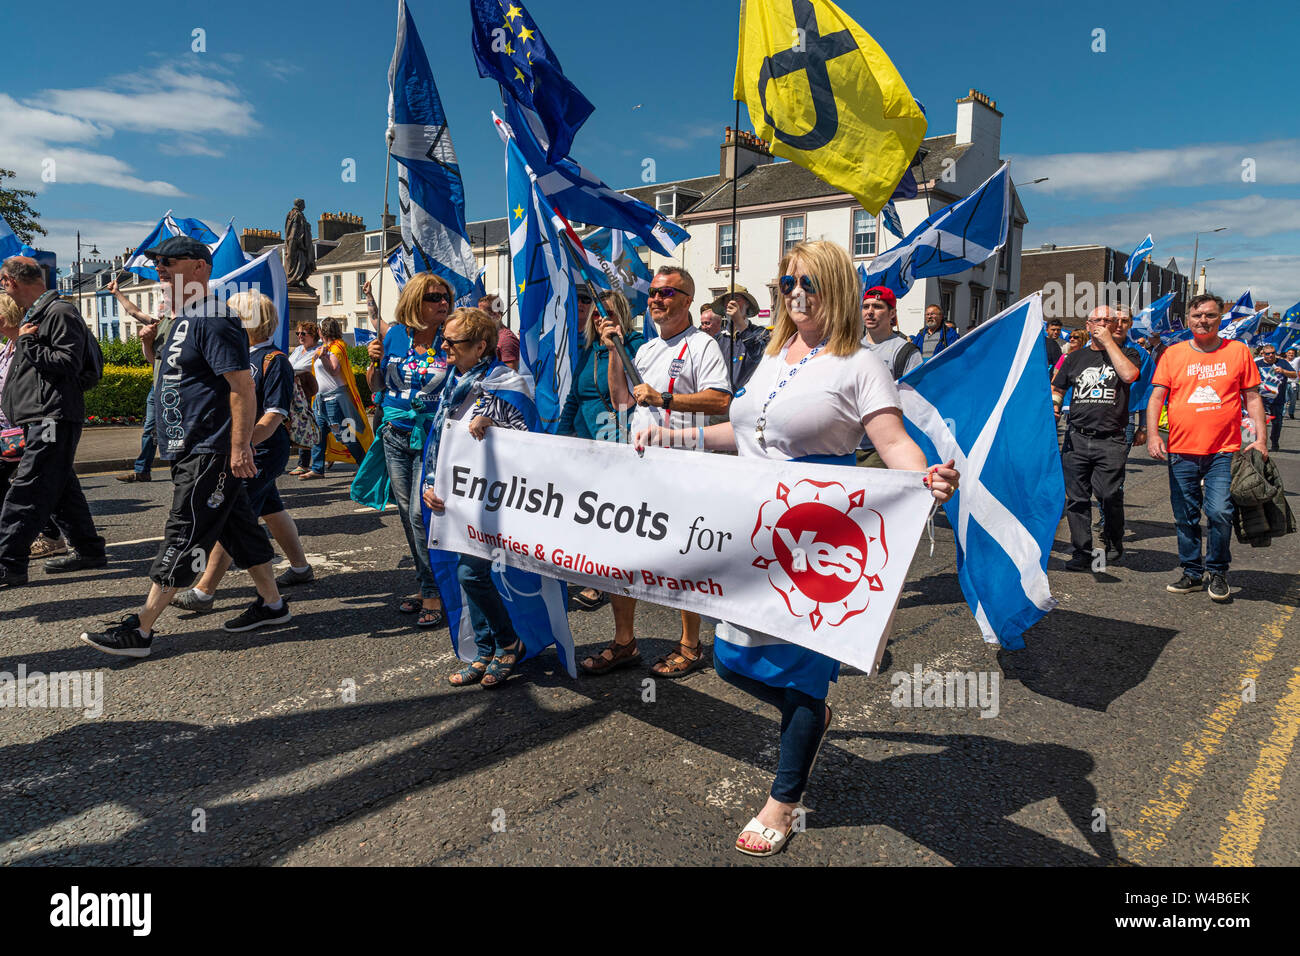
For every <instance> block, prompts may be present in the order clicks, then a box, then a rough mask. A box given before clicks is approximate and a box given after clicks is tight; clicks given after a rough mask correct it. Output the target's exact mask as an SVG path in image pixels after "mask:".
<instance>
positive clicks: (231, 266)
mask: <svg viewBox="0 0 1300 956" xmlns="http://www.w3.org/2000/svg"><path fill="white" fill-rule="evenodd" d="M145 248H148V246H146V247H145ZM248 261H249V258H248V256H247V255H246V254H245V253H244V249H243V247H242V246H240V244H239V237H238V236H236V235H235V224H234V223H233V222H232V223H231V224H230V225H228V226H226V231H225V232H223V233H222V234H221V238H220V239H218V240H217V243H216V245H215V246H213V248H212V273H211V274H212V275H213V276H216V277H219V276H224V275H226V274H227V273H230V272H234V271H235V270H236V269H239V268H242V267H243V266H245V265H247V264H248Z"/></svg>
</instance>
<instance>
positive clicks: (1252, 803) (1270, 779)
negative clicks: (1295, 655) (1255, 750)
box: [1214, 667, 1300, 866]
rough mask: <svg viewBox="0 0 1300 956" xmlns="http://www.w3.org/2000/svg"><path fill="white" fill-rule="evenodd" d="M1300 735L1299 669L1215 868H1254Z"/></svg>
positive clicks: (1225, 830) (1225, 832)
mask: <svg viewBox="0 0 1300 956" xmlns="http://www.w3.org/2000/svg"><path fill="white" fill-rule="evenodd" d="M1297 734H1300V667H1297V668H1296V669H1295V670H1294V671H1293V672H1292V673H1291V679H1290V680H1289V681H1287V693H1286V695H1285V696H1284V697H1283V698H1282V699H1281V700H1279V701H1278V702H1277V707H1276V708H1275V709H1274V711H1273V732H1272V733H1271V734H1269V736H1268V740H1266V741H1265V742H1264V746H1263V747H1262V748H1261V749H1260V752H1259V762H1258V763H1257V764H1256V765H1255V770H1254V772H1253V773H1252V774H1251V775H1250V777H1249V778H1248V780H1247V783H1246V792H1245V793H1244V794H1243V795H1242V798H1241V805H1240V806H1239V807H1237V809H1236V810H1233V811H1232V812H1231V813H1229V814H1228V822H1227V826H1224V827H1222V833H1223V837H1222V839H1220V840H1219V849H1218V850H1216V851H1215V853H1214V865H1215V866H1254V865H1255V850H1256V849H1258V848H1259V838H1260V835H1261V834H1262V833H1263V832H1264V811H1265V810H1267V809H1268V807H1269V804H1271V803H1273V801H1275V800H1276V799H1277V791H1278V788H1279V787H1280V786H1281V784H1282V772H1283V771H1284V770H1286V765H1287V761H1288V760H1290V759H1291V752H1292V751H1293V750H1294V749H1295V741H1296V735H1297Z"/></svg>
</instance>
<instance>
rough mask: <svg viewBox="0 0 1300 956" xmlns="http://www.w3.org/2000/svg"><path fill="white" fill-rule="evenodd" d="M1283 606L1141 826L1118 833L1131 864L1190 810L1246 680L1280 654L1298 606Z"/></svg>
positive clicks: (1172, 769) (1141, 815)
mask: <svg viewBox="0 0 1300 956" xmlns="http://www.w3.org/2000/svg"><path fill="white" fill-rule="evenodd" d="M1279 606H1280V607H1281V609H1282V610H1283V611H1285V613H1284V614H1283V615H1282V616H1281V617H1279V618H1278V619H1277V620H1275V621H1273V622H1272V623H1271V624H1268V625H1266V626H1265V627H1264V628H1263V629H1262V631H1261V633H1260V635H1259V636H1258V637H1256V638H1255V641H1254V643H1253V644H1252V645H1251V646H1250V648H1249V649H1248V650H1247V651H1246V653H1245V654H1244V655H1243V656H1242V658H1241V660H1240V662H1239V663H1238V667H1244V668H1245V670H1244V671H1243V672H1242V674H1241V676H1240V677H1239V678H1237V680H1236V683H1235V686H1234V687H1233V688H1232V689H1230V690H1228V691H1227V692H1226V693H1225V694H1224V695H1223V697H1222V698H1221V699H1220V700H1219V703H1218V706H1216V707H1215V708H1214V710H1213V711H1211V712H1210V714H1209V715H1208V716H1207V717H1206V718H1205V719H1204V720H1203V721H1202V722H1201V727H1200V730H1199V731H1197V733H1196V734H1195V735H1194V736H1193V737H1192V739H1191V740H1188V741H1186V742H1185V743H1184V744H1183V745H1182V747H1181V748H1180V751H1181V752H1182V754H1183V755H1184V758H1185V759H1182V760H1175V761H1174V762H1173V763H1172V764H1170V766H1169V769H1168V770H1166V771H1165V775H1164V778H1163V779H1162V780H1161V781H1160V788H1159V790H1158V791H1157V792H1156V795H1155V796H1154V797H1152V798H1151V800H1149V801H1148V802H1147V805H1146V806H1145V807H1143V808H1142V809H1141V810H1139V811H1138V821H1139V825H1138V826H1137V827H1136V828H1134V829H1131V830H1129V829H1120V830H1119V832H1120V833H1121V834H1122V835H1123V836H1124V837H1125V838H1126V839H1127V840H1128V841H1129V848H1128V851H1127V853H1126V854H1125V856H1126V859H1127V860H1128V861H1129V862H1131V863H1133V864H1136V865H1138V866H1141V865H1143V864H1144V863H1146V861H1147V858H1148V857H1150V856H1151V854H1153V853H1155V852H1156V851H1157V850H1159V849H1160V848H1161V847H1162V846H1164V844H1165V841H1166V839H1167V837H1168V836H1169V831H1170V830H1172V829H1173V826H1174V824H1175V823H1176V822H1177V821H1178V817H1179V816H1180V815H1181V814H1182V812H1183V811H1184V810H1186V809H1187V805H1188V803H1189V802H1190V801H1191V796H1192V791H1193V790H1195V789H1196V784H1197V783H1199V782H1200V780H1201V778H1202V777H1203V776H1204V774H1205V765H1206V764H1207V763H1208V762H1209V759H1210V757H1212V756H1213V755H1214V754H1215V753H1216V752H1218V750H1219V747H1220V745H1221V744H1222V743H1223V738H1224V736H1225V735H1226V734H1227V733H1228V729H1229V728H1230V727H1231V726H1232V722H1233V720H1235V719H1236V717H1237V712H1238V711H1240V710H1241V708H1242V705H1243V704H1244V701H1243V700H1242V699H1241V688H1242V682H1243V681H1245V680H1247V679H1250V680H1253V681H1256V682H1257V681H1258V680H1259V673H1260V670H1261V669H1262V668H1263V666H1264V665H1265V664H1267V663H1268V662H1269V661H1271V660H1272V659H1273V655H1274V654H1276V653H1277V646H1278V644H1279V643H1280V642H1281V640H1282V631H1283V629H1284V628H1285V627H1286V624H1287V622H1288V621H1289V620H1290V619H1291V615H1292V614H1294V613H1295V608H1294V607H1291V606H1290V605H1286V604H1283V605H1279Z"/></svg>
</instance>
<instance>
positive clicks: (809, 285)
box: [781, 275, 817, 295]
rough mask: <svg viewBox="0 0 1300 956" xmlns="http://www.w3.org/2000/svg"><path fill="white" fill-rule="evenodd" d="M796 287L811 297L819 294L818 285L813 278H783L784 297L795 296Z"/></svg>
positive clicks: (804, 276) (782, 292)
mask: <svg viewBox="0 0 1300 956" xmlns="http://www.w3.org/2000/svg"><path fill="white" fill-rule="evenodd" d="M796 285H797V286H799V287H800V288H802V289H803V290H804V291H805V292H807V293H808V294H809V295H816V294H817V283H816V281H815V280H814V279H813V277H812V276H806V275H801V276H781V294H782V295H793V294H794V289H795V286H796Z"/></svg>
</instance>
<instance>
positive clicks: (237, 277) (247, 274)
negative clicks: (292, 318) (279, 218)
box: [209, 247, 289, 354]
mask: <svg viewBox="0 0 1300 956" xmlns="http://www.w3.org/2000/svg"><path fill="white" fill-rule="evenodd" d="M209 288H210V291H211V292H212V294H213V295H214V296H218V297H219V298H220V300H221V301H222V302H224V301H226V299H228V298H230V297H231V296H232V295H234V294H235V293H236V292H260V293H262V295H264V296H266V297H267V298H268V299H270V300H271V301H272V302H274V303H275V310H276V311H277V312H278V313H279V314H280V325H279V327H278V328H277V329H276V330H275V347H276V348H277V349H279V350H280V351H281V352H285V353H286V354H287V353H288V351H289V280H288V277H287V276H285V274H284V261H283V260H282V259H281V258H280V250H279V248H278V247H277V248H274V249H268V250H267V251H266V252H264V253H262V254H261V255H260V256H258V257H257V258H256V259H253V260H252V261H250V262H248V263H246V264H245V265H243V266H240V267H239V268H238V269H236V270H235V271H234V272H231V273H229V274H228V275H224V276H222V277H221V278H219V279H214V280H213V281H212V284H211V286H210V287H209Z"/></svg>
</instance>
